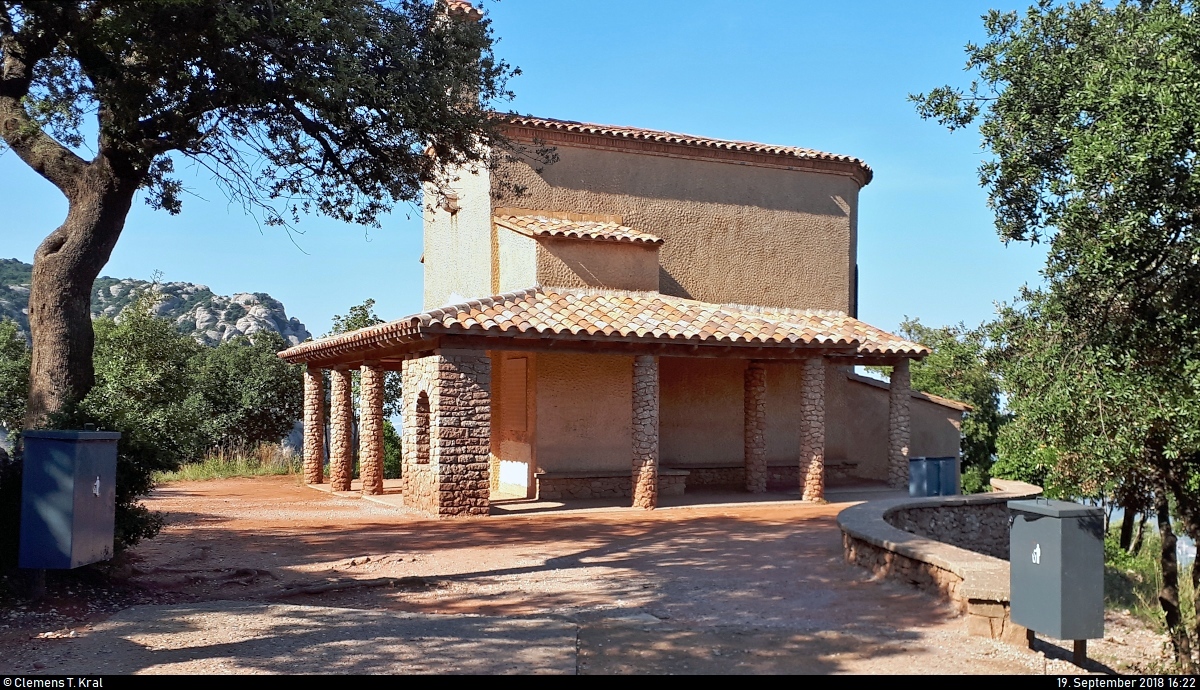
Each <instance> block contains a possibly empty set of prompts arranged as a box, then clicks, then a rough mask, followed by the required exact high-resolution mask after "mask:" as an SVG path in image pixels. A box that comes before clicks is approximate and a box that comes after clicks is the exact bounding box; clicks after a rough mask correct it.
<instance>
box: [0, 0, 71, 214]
mask: <svg viewBox="0 0 1200 690" xmlns="http://www.w3.org/2000/svg"><path fill="white" fill-rule="evenodd" d="M3 16H4V27H3V31H2V32H0V51H2V52H3V62H0V139H3V140H4V142H5V143H6V144H8V145H9V146H10V147H12V150H13V151H16V153H17V156H19V157H20V158H21V160H23V161H25V163H26V164H27V165H29V167H31V168H33V169H34V171H35V172H37V173H38V174H39V175H41V176H42V177H44V178H46V179H47V180H49V181H50V182H51V183H52V184H53V185H54V186H56V187H58V188H59V189H60V190H61V191H62V193H63V194H65V195H66V196H68V197H70V196H71V195H72V194H73V193H74V189H75V180H76V179H77V178H78V176H79V174H80V173H82V171H83V170H84V168H86V167H87V162H86V161H84V160H83V159H82V158H80V157H79V156H77V155H75V154H74V153H73V152H71V150H70V149H68V148H67V147H65V146H63V145H62V144H61V143H59V142H58V141H56V140H55V139H54V138H53V137H51V136H50V135H48V134H46V133H45V132H44V131H43V130H42V127H41V125H39V124H38V123H37V121H36V120H34V119H33V118H32V117H30V116H29V113H28V112H27V111H26V110H25V105H24V103H23V101H24V99H25V97H26V96H28V95H29V88H30V85H31V84H32V83H33V68H34V66H35V65H36V64H37V63H38V62H39V61H40V60H43V59H45V58H46V57H47V56H48V55H49V54H50V53H51V51H52V50H53V49H54V45H55V44H56V43H57V42H58V37H59V34H60V32H61V31H62V30H63V27H62V26H53V25H50V26H41V27H39V26H38V24H39V22H36V21H30V22H29V23H27V24H26V25H24V26H22V27H21V28H20V29H18V30H15V32H14V29H13V25H12V22H11V19H10V17H9V16H8V12H7V8H5V12H4V15H3ZM63 25H65V22H63ZM55 29H57V31H56V30H55Z"/></svg>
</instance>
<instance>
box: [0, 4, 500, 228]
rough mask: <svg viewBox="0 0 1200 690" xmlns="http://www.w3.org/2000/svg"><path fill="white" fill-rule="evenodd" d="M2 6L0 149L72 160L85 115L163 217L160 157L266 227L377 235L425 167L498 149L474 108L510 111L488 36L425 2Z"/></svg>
mask: <svg viewBox="0 0 1200 690" xmlns="http://www.w3.org/2000/svg"><path fill="white" fill-rule="evenodd" d="M2 8H3V9H0V13H2V14H0V20H3V21H0V38H3V41H0V45H2V46H3V47H4V48H3V49H4V50H6V51H13V52H14V54H15V55H20V59H19V60H18V63H19V67H20V70H19V72H14V74H13V75H10V77H9V78H6V80H5V82H6V83H7V85H6V86H4V88H2V89H0V98H10V99H15V100H17V101H19V102H20V103H21V104H22V106H23V109H24V114H26V115H27V116H28V120H27V121H26V122H23V123H22V127H23V129H22V131H21V132H16V131H12V132H6V133H5V134H6V136H5V138H6V139H9V140H10V141H9V144H10V145H13V146H14V148H18V150H19V152H22V153H24V150H23V149H22V148H20V147H22V146H23V145H22V144H21V143H20V137H21V135H23V136H25V137H29V136H30V132H28V131H26V130H29V129H33V130H37V129H40V130H41V132H44V133H45V134H48V135H49V136H52V137H54V138H56V139H57V140H58V141H59V142H61V143H63V144H65V145H66V146H68V147H79V146H82V145H83V143H84V141H85V133H87V130H88V123H86V122H85V120H87V119H88V118H89V116H91V114H93V113H96V114H99V118H98V124H99V142H98V143H99V146H98V147H97V148H98V149H99V150H102V151H104V152H105V153H106V154H108V155H112V156H120V157H121V159H122V160H124V161H128V162H129V165H128V166H127V167H126V168H125V169H123V170H120V171H118V173H119V174H122V175H129V176H132V177H133V178H134V179H133V180H132V181H134V182H137V183H140V185H141V186H143V187H146V188H148V189H149V194H147V196H146V201H147V203H148V204H150V205H151V206H152V207H154V208H161V209H165V210H167V211H168V212H170V213H178V212H179V211H180V208H181V204H182V198H181V192H182V186H181V184H180V182H179V181H178V180H177V179H175V178H174V176H173V175H174V163H175V159H174V158H172V157H170V154H174V155H176V156H179V157H185V158H191V159H195V160H197V161H199V162H200V163H201V164H202V165H203V166H204V168H205V169H207V170H209V171H211V172H213V173H214V174H215V178H216V180H217V182H218V183H219V184H221V185H222V186H224V187H225V189H226V191H227V193H228V194H229V196H230V198H231V199H232V200H234V201H236V202H240V203H243V204H246V205H247V206H251V207H257V208H259V209H260V210H261V211H262V212H263V213H264V215H265V220H266V222H267V223H268V224H277V223H284V222H288V220H292V221H294V220H296V219H298V217H299V215H300V214H303V213H307V212H310V211H312V212H317V213H322V214H325V215H328V216H330V217H333V218H337V219H340V220H343V221H347V222H357V223H364V224H369V225H377V219H378V217H379V214H380V213H382V212H385V211H386V210H388V209H389V208H390V207H391V205H392V204H393V203H394V202H396V201H411V200H415V199H418V198H420V194H421V186H422V184H423V183H425V182H429V181H433V180H435V179H437V178H439V176H441V175H442V171H441V169H440V166H442V165H443V164H446V163H449V164H460V163H464V162H471V161H480V160H483V159H485V158H486V156H487V153H486V151H487V148H486V146H484V147H481V146H478V145H477V144H485V145H486V144H490V143H492V142H495V141H498V140H499V138H500V137H499V135H498V129H497V127H496V122H495V120H494V119H493V118H491V117H490V116H489V115H488V113H487V110H486V107H485V106H486V105H487V104H490V103H492V102H494V101H496V100H503V99H507V98H509V97H510V96H511V94H510V93H509V92H508V91H507V90H506V89H505V82H506V80H507V78H508V77H509V76H510V75H511V74H512V73H513V70H512V69H511V68H510V67H509V66H508V65H506V64H505V63H504V62H502V61H499V60H497V59H496V58H495V57H494V56H493V54H492V52H491V44H492V35H491V29H490V22H489V21H487V20H486V19H484V20H482V21H478V22H476V21H458V20H453V19H450V18H449V16H448V13H447V11H446V5H445V4H444V3H443V2H433V1H430V0H394V1H387V2H376V1H371V0H274V2H218V1H216V0H143V1H141V2H136V3H96V2H92V1H90V0H75V1H74V2H54V3H43V2H15V3H4V5H3V6H2ZM114 65H120V69H119V70H116V69H114V68H113V66H114ZM14 68H16V66H15V65H14ZM26 70H28V73H26ZM285 85H286V86H285ZM39 134H40V132H39ZM14 142H18V143H14ZM427 149H428V150H432V152H433V153H434V155H426V153H425V151H426V150H427ZM23 157H24V156H23Z"/></svg>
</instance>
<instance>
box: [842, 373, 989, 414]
mask: <svg viewBox="0 0 1200 690" xmlns="http://www.w3.org/2000/svg"><path fill="white" fill-rule="evenodd" d="M846 378H847V379H849V380H851V381H854V382H855V383H864V384H866V385H868V386H874V387H875V388H882V389H883V390H888V389H890V388H891V384H889V383H887V382H885V381H880V380H879V379H873V378H871V377H869V376H862V375H860V374H855V373H853V372H847V373H846ZM911 394H912V397H914V398H916V399H918V400H928V401H929V402H931V403H933V404H935V405H941V406H942V407H949V408H950V409H952V410H958V411H959V412H971V411H972V410H974V409H975V408H974V407H972V406H971V405H968V404H967V403H965V402H963V401H961V400H953V399H951V398H943V397H942V396H940V395H934V394H933V393H926V392H924V391H918V390H913V391H912V393H911Z"/></svg>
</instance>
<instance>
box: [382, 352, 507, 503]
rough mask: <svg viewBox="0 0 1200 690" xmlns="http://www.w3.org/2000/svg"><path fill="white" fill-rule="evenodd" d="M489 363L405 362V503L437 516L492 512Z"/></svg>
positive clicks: (483, 356)
mask: <svg viewBox="0 0 1200 690" xmlns="http://www.w3.org/2000/svg"><path fill="white" fill-rule="evenodd" d="M491 374H492V364H491V359H490V358H489V357H488V355H487V353H486V352H482V351H473V350H441V351H439V352H438V354H436V355H430V356H427V357H421V358H418V359H410V360H407V361H405V362H404V415H403V418H404V432H403V443H404V446H403V454H404V478H403V481H402V486H403V487H404V488H403V492H404V505H405V506H406V507H409V508H413V509H416V510H420V511H423V512H427V513H429V514H431V515H437V516H439V517H449V516H470V515H487V514H488V511H489V508H490V504H489V501H488V494H489V493H490V492H489V485H488V471H489V462H488V460H489V458H488V456H489V451H490V446H491V436H492V398H491Z"/></svg>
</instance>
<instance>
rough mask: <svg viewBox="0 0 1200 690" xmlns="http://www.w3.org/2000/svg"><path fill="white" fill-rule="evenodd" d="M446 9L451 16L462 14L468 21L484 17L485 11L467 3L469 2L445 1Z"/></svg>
mask: <svg viewBox="0 0 1200 690" xmlns="http://www.w3.org/2000/svg"><path fill="white" fill-rule="evenodd" d="M445 3H446V9H448V10H449V11H450V14H460V15H463V16H465V17H467V18H468V19H479V18H480V17H482V16H483V10H481V9H479V8H478V7H476V6H475V5H472V4H471V3H469V2H467V0H445Z"/></svg>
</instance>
